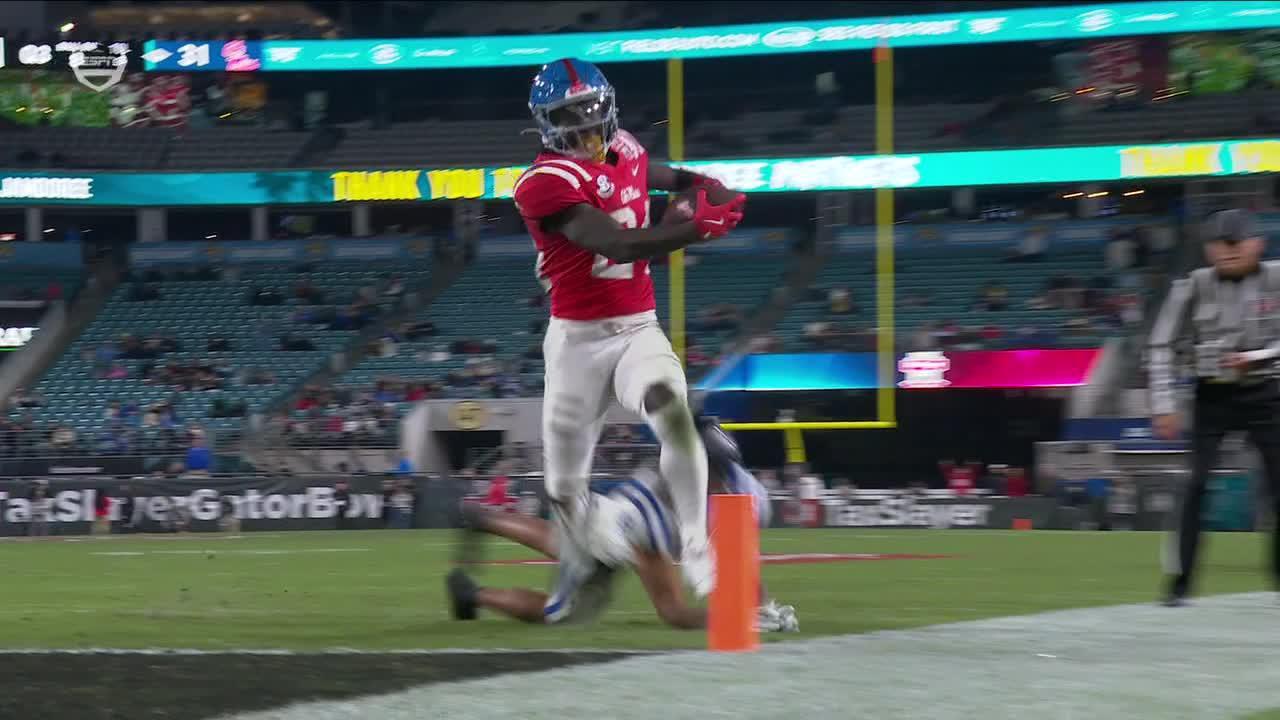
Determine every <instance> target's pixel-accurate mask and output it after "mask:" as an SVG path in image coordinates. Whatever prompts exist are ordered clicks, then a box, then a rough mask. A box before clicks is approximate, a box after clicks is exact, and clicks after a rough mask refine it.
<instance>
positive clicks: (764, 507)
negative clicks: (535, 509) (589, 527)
mask: <svg viewBox="0 0 1280 720" xmlns="http://www.w3.org/2000/svg"><path fill="white" fill-rule="evenodd" d="M661 483H662V478H661V476H659V475H658V473H657V472H655V471H653V470H649V469H645V470H640V471H639V472H637V473H636V475H635V477H632V478H627V479H625V480H598V481H595V482H592V483H591V493H592V498H591V499H592V501H593V503H594V504H593V507H592V508H591V511H590V515H591V518H592V519H591V520H590V521H589V524H599V523H612V524H616V526H618V527H620V528H621V533H620V534H621V536H622V537H624V538H626V541H627V542H628V543H629V545H630V547H631V548H634V549H635V550H637V551H639V552H656V553H660V554H662V555H665V556H666V557H669V558H671V559H672V560H678V559H679V556H680V543H679V542H678V541H677V538H678V534H677V533H678V530H677V527H678V526H677V525H676V522H675V520H676V519H675V513H674V512H672V510H671V507H670V505H669V504H668V502H667V501H666V499H665V497H664V493H663V492H662V484H661ZM724 484H725V489H726V491H727V492H730V493H735V494H744V495H751V496H752V497H753V498H754V499H755V508H756V520H757V522H758V523H759V525H760V527H762V528H767V527H769V523H770V520H771V518H772V506H771V504H770V500H769V491H768V490H767V489H765V487H764V485H762V484H761V483H760V481H759V480H757V479H756V478H755V476H754V475H752V474H751V473H750V472H747V470H746V469H745V468H743V467H742V466H740V465H738V464H736V463H734V464H732V465H730V472H729V473H727V474H726V477H725V479H724ZM559 556H560V559H559V565H558V567H557V568H556V586H555V591H554V592H553V593H552V595H551V597H550V598H548V599H547V604H546V607H544V608H543V613H544V614H545V616H546V620H547V623H563V622H586V621H588V620H591V619H593V618H595V617H596V616H598V615H599V614H600V612H601V611H602V610H603V609H604V608H605V606H606V605H607V604H608V602H609V597H610V591H611V590H612V582H613V577H614V575H615V568H609V567H607V566H605V565H604V564H603V563H600V562H599V561H597V560H596V559H595V558H593V557H590V556H589V555H587V554H586V553H585V551H583V550H582V549H581V548H580V547H579V546H578V545H576V544H574V543H568V542H563V541H561V542H560V543H559Z"/></svg>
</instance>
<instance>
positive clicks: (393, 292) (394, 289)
mask: <svg viewBox="0 0 1280 720" xmlns="http://www.w3.org/2000/svg"><path fill="white" fill-rule="evenodd" d="M382 294H383V295H385V296H387V297H389V298H398V297H400V296H402V295H404V279H403V278H401V277H400V276H399V275H392V276H391V278H390V279H389V280H388V281H387V289H386V290H383V291H382Z"/></svg>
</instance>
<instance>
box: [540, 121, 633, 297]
mask: <svg viewBox="0 0 1280 720" xmlns="http://www.w3.org/2000/svg"><path fill="white" fill-rule="evenodd" d="M609 151H610V153H609V155H610V160H613V162H609V161H605V162H594V161H591V160H578V159H576V158H569V157H565V156H564V155H559V154H557V153H551V152H543V153H541V154H539V155H538V158H537V160H535V161H534V163H533V165H532V166H530V167H529V169H528V170H525V171H524V173H523V174H522V175H521V176H520V178H519V179H518V180H517V181H516V186H515V202H516V208H517V209H518V210H519V211H520V216H521V217H523V218H524V224H525V227H527V228H529V235H530V236H532V237H533V244H534V246H535V247H536V248H537V250H538V260H537V265H536V267H535V270H534V271H535V272H536V273H537V275H538V281H539V282H541V283H542V286H543V287H544V288H546V289H547V292H549V293H550V294H551V316H552V317H558V318H564V319H566V320H600V319H603V318H611V317H619V316H622V315H634V314H636V313H641V312H645V311H647V310H653V309H654V307H655V305H654V301H653V280H652V279H650V277H649V261H648V260H637V261H636V262H631V263H614V262H613V261H611V260H609V259H608V258H606V257H604V256H603V255H596V254H595V253H593V252H591V251H589V250H586V249H583V248H581V247H578V246H577V245H574V244H573V243H571V242H569V239H568V238H566V237H565V236H564V235H562V234H560V233H555V232H545V231H543V229H542V220H543V219H544V218H548V217H551V216H553V215H556V214H557V213H560V212H561V211H563V210H565V209H566V208H569V207H572V206H574V205H578V204H580V203H586V204H588V205H592V206H594V207H597V208H599V209H601V210H603V211H605V212H606V213H609V215H610V216H611V217H613V219H614V220H616V221H618V224H619V225H621V226H622V227H625V228H643V227H649V164H648V153H647V152H646V151H645V149H644V147H643V146H642V145H641V144H640V143H639V142H638V141H637V140H636V139H635V138H634V137H632V136H631V134H630V133H628V132H627V131H625V130H619V131H618V133H617V135H616V136H615V137H614V138H613V142H611V143H610V144H609Z"/></svg>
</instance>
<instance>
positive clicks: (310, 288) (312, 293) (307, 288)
mask: <svg viewBox="0 0 1280 720" xmlns="http://www.w3.org/2000/svg"><path fill="white" fill-rule="evenodd" d="M293 296H294V297H295V298H297V299H298V300H301V301H302V302H304V303H306V304H307V305H323V304H324V293H323V292H322V291H321V290H319V289H318V288H316V287H315V286H314V285H312V284H311V281H310V280H308V279H306V278H303V279H302V280H301V281H299V282H298V283H297V284H295V285H294V286H293Z"/></svg>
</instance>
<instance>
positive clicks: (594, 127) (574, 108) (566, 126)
mask: <svg viewBox="0 0 1280 720" xmlns="http://www.w3.org/2000/svg"><path fill="white" fill-rule="evenodd" d="M533 118H534V120H535V121H537V123H538V132H539V133H540V134H541V135H542V143H543V145H545V146H546V147H547V148H548V149H549V150H553V151H555V152H558V153H561V154H564V155H568V156H570V157H576V158H583V159H589V160H603V159H604V156H605V154H606V153H607V152H608V149H609V143H610V142H611V141H612V140H613V136H614V135H615V134H616V133H617V132H618V113H617V107H616V105H615V104H614V101H613V88H609V87H605V88H596V89H591V90H588V91H586V92H583V93H579V94H577V95H575V96H573V97H571V98H566V99H565V100H563V101H561V102H558V103H554V104H551V105H546V106H541V107H535V108H533Z"/></svg>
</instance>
